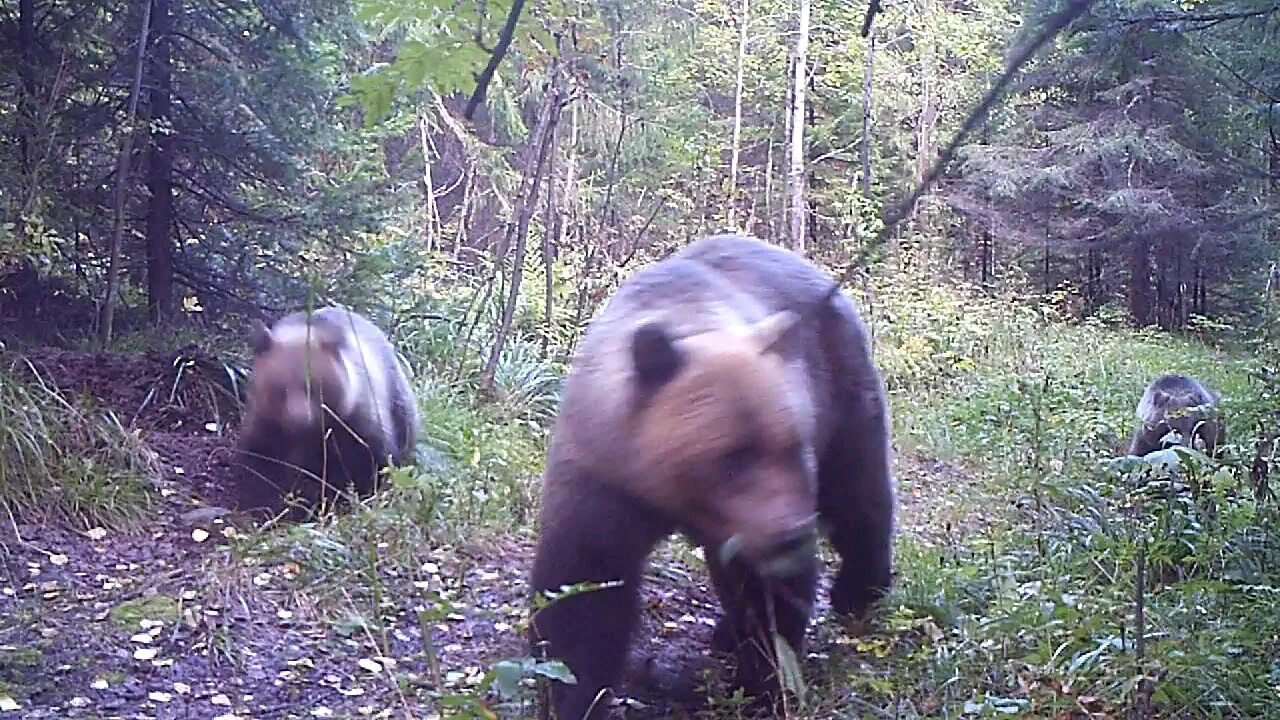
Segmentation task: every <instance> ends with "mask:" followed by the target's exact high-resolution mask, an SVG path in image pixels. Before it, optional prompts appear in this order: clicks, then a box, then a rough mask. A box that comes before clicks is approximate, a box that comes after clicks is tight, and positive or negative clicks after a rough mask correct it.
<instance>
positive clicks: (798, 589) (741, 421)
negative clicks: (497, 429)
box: [530, 235, 895, 720]
mask: <svg viewBox="0 0 1280 720" xmlns="http://www.w3.org/2000/svg"><path fill="white" fill-rule="evenodd" d="M831 282H832V280H831V279H830V278H829V277H828V276H827V275H826V274H825V273H824V272H823V271H822V270H820V269H819V268H818V267H817V266H815V265H814V264H812V263H810V262H809V261H807V260H805V259H804V258H802V257H800V256H799V255H797V254H795V253H793V252H790V251H788V250H785V249H782V248H779V247H777V246H774V245H770V244H768V243H765V242H763V241H760V240H757V239H754V238H749V237H744V236H739V235H716V236H711V237H708V238H704V239H701V240H699V241H697V242H695V243H693V244H691V245H689V246H688V247H686V248H684V249H683V250H681V251H679V252H677V253H675V254H674V255H671V256H669V257H667V258H666V259H664V260H662V261H660V262H657V263H655V264H653V265H650V266H648V267H646V268H644V269H642V270H640V271H639V272H637V273H636V274H635V275H634V276H632V277H631V278H630V279H628V280H627V281H626V282H625V283H623V285H622V287H620V288H619V289H618V291H617V293H616V294H615V295H614V297H613V298H612V299H611V300H610V301H609V302H608V304H607V305H606V307H605V308H604V309H603V310H601V312H600V313H599V314H598V315H597V316H596V317H595V318H594V319H593V320H592V323H591V326H590V328H589V329H588V331H587V333H586V335H585V337H584V338H583V340H582V342H581V344H580V347H579V349H578V351H577V353H576V355H575V357H574V359H573V361H572V366H571V369H570V373H569V376H568V378H567V379H566V382H565V385H564V388H563V392H562V396H561V404H560V409H559V413H558V415H557V418H556V422H555V425H554V427H553V429H552V436H551V443H550V447H549V450H548V457H547V467H546V471H545V474H544V477H543V485H542V510H541V518H540V522H539V527H540V535H539V539H538V546H537V550H536V555H535V559H534V566H533V570H532V578H531V585H532V590H533V591H534V592H535V593H544V592H548V591H550V592H551V593H556V592H558V591H559V590H560V589H561V588H562V587H563V586H565V585H575V584H578V583H584V582H590V583H616V582H617V581H621V584H620V585H618V584H614V585H612V586H607V587H605V588H603V589H595V590H590V591H588V592H583V593H578V594H573V595H570V596H568V597H565V598H563V599H560V600H557V601H555V602H553V603H551V604H550V605H548V606H546V607H544V608H543V609H541V610H540V611H539V612H537V613H536V614H535V616H534V617H533V620H532V622H531V628H530V642H531V644H532V645H533V651H534V653H535V654H538V655H542V656H545V657H549V658H558V659H560V660H562V661H564V662H565V663H566V664H567V665H568V667H569V669H570V670H571V671H572V672H573V674H574V675H575V676H576V678H577V682H576V683H575V684H568V683H560V682H554V683H552V684H551V685H550V688H549V690H550V692H549V698H548V700H549V702H546V703H544V706H543V708H542V711H543V713H544V716H545V714H546V713H547V711H554V715H555V716H556V717H558V718H561V720H579V719H580V718H584V717H590V718H599V717H601V716H602V713H603V712H604V708H605V707H606V706H607V704H608V703H607V696H606V695H605V693H603V692H602V691H603V690H606V689H616V688H617V684H618V682H619V681H620V679H621V678H622V676H623V670H624V667H625V663H626V659H627V654H628V647H629V645H630V641H631V636H632V633H633V631H634V629H635V627H636V623H637V616H638V613H639V608H638V603H639V598H640V595H639V587H638V584H639V582H640V580H641V577H642V574H643V570H644V566H645V564H646V562H647V558H648V556H649V554H650V552H651V551H652V550H653V549H654V547H655V546H656V545H657V544H658V543H659V542H660V541H662V540H663V539H664V538H666V537H667V536H668V535H669V534H671V533H672V532H676V531H678V532H681V533H683V534H685V535H686V536H687V537H689V538H690V539H692V540H693V541H694V542H696V543H697V544H698V545H700V546H702V547H703V548H704V549H705V556H706V560H707V564H708V570H709V573H710V577H711V581H712V584H713V586H714V588H715V591H716V594H717V596H718V597H719V599H720V602H721V606H722V609H723V611H724V617H723V619H722V620H721V622H720V624H719V626H718V627H717V628H716V630H715V634H714V638H713V643H714V644H715V645H716V646H717V647H718V648H720V649H723V650H727V651H730V652H732V653H734V654H735V655H736V660H737V667H736V681H737V683H738V685H740V686H741V687H742V688H743V689H744V690H745V691H746V692H747V693H748V694H750V695H753V696H755V697H756V698H757V700H758V701H759V702H762V703H765V704H767V703H768V702H769V701H771V700H776V699H777V697H778V694H777V693H778V690H779V687H780V686H779V684H778V680H777V678H776V676H775V673H774V670H775V667H776V662H775V661H776V658H775V657H774V654H773V651H772V648H773V643H772V641H771V639H770V638H771V636H770V634H769V628H770V626H771V625H770V620H772V621H773V622H774V623H775V625H774V627H776V629H777V631H778V632H779V634H780V635H781V636H782V637H783V638H785V639H786V641H787V642H788V643H789V644H790V646H791V647H792V648H793V649H794V650H795V651H796V653H797V654H798V655H799V656H800V657H803V656H804V640H805V629H806V626H807V625H808V622H809V619H810V616H811V614H812V611H813V604H814V599H815V594H816V584H817V577H818V562H817V552H816V551H817V541H818V537H819V529H820V528H823V529H825V532H826V535H827V536H828V537H829V539H830V541H831V543H832V545H833V546H834V548H835V550H836V551H837V553H838V554H839V556H840V558H841V565H840V568H839V570H838V572H837V574H836V576H835V579H834V585H833V587H832V595H831V602H832V607H833V610H834V611H835V612H836V613H839V614H849V613H855V614H862V613H863V612H865V611H866V610H867V609H868V608H869V607H870V606H871V605H872V604H873V603H874V602H875V601H877V600H878V599H880V598H882V597H883V596H884V595H885V594H886V593H887V592H888V590H889V588H890V584H891V565H892V549H891V542H892V534H893V529H894V512H895V508H894V487H893V481H892V478H891V476H890V455H889V453H890V438H889V416H888V410H887V407H886V403H885V392H884V385H883V382H882V380H881V377H880V373H879V371H878V370H877V369H876V367H875V365H874V364H873V362H872V358H871V352H870V348H869V344H868V339H867V331H866V329H865V328H864V326H863V323H862V321H861V319H860V318H859V316H858V313H857V311H856V309H855V308H854V306H853V304H852V302H850V301H849V300H848V299H847V298H846V297H844V296H843V295H839V294H837V295H836V296H835V297H833V298H832V299H831V300H830V301H828V302H825V303H821V304H819V301H820V300H821V298H822V297H823V296H824V295H825V294H826V293H827V291H828V289H829V288H830V286H831ZM548 705H549V707H548Z"/></svg>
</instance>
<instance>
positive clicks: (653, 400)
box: [630, 312, 817, 573]
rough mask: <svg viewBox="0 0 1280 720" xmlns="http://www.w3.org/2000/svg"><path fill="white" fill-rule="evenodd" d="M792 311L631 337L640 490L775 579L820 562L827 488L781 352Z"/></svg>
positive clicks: (724, 551)
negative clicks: (820, 517) (822, 491)
mask: <svg viewBox="0 0 1280 720" xmlns="http://www.w3.org/2000/svg"><path fill="white" fill-rule="evenodd" d="M796 319H797V318H796V316H795V315H794V314H793V313H790V312H781V313H777V314H775V315H771V316H769V317H767V318H765V319H763V320H761V321H759V322H757V323H755V324H753V325H747V326H738V327H730V328H725V329H720V330H715V331H711V332H706V333H703V334H700V335H694V336H690V337H684V338H674V337H672V336H671V335H669V334H668V331H667V329H666V328H665V327H664V326H662V325H661V324H648V325H644V326H641V327H639V328H638V329H637V330H635V332H634V334H633V335H632V338H631V361H632V362H631V364H632V370H633V371H632V382H633V383H634V388H633V393H632V396H633V398H634V405H633V408H632V413H631V417H630V422H631V429H630V438H631V442H632V446H631V447H632V448H633V449H634V451H635V455H636V457H635V458H633V459H634V460H635V461H636V465H635V466H634V467H633V468H632V474H631V475H632V477H633V478H634V479H635V482H636V483H638V484H639V487H637V488H636V490H637V491H638V492H640V493H641V494H643V495H644V496H645V497H646V498H647V499H649V500H650V501H651V502H653V503H654V504H655V505H657V506H659V507H661V508H663V509H664V510H666V511H667V512H668V513H670V514H671V515H672V516H674V517H676V518H678V519H679V520H681V521H683V522H684V523H686V524H687V525H688V526H689V528H690V529H691V530H693V531H694V532H695V533H697V534H698V535H699V536H701V538H702V540H703V541H704V542H706V543H708V549H709V550H710V551H716V552H720V553H721V555H722V557H723V558H724V559H726V560H727V559H729V557H732V556H738V557H740V558H741V559H742V560H745V561H746V562H748V563H750V564H752V565H754V566H756V568H757V569H758V570H760V571H762V572H766V573H774V572H776V573H785V572H788V571H789V570H792V569H794V568H795V567H796V565H797V563H798V562H800V561H802V560H806V559H807V558H811V557H812V555H813V551H814V542H815V540H816V525H815V520H816V507H817V482H816V477H815V473H816V463H815V459H814V456H813V439H812V437H813V409H812V406H811V401H810V398H809V397H808V396H807V387H808V385H807V384H806V383H803V382H797V380H798V379H799V378H798V377H797V376H796V375H795V372H796V370H795V369H794V368H792V367H789V366H788V363H787V362H786V360H785V359H784V358H783V357H782V355H781V354H780V350H779V349H778V348H777V347H776V346H777V345H779V344H780V343H778V340H780V338H781V336H782V335H783V334H784V333H785V332H787V330H788V329H789V328H790V327H791V326H792V325H793V324H794V323H795V322H796Z"/></svg>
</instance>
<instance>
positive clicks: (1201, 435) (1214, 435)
mask: <svg viewBox="0 0 1280 720" xmlns="http://www.w3.org/2000/svg"><path fill="white" fill-rule="evenodd" d="M1217 403H1218V398H1217V397H1215V396H1214V394H1213V393H1212V392H1210V391H1209V389H1208V388H1206V387H1205V386H1204V385H1202V384H1201V383H1200V381H1199V380H1197V379H1195V378H1193V377H1188V376H1186V375H1176V374H1166V375H1161V376H1160V377H1158V378H1156V379H1155V380H1153V381H1151V384H1150V385H1148V386H1147V389H1146V391H1145V392H1144V393H1143V394H1142V400H1141V401H1139V402H1138V409H1137V410H1136V411H1135V413H1134V414H1135V415H1137V417H1138V420H1139V421H1140V422H1141V423H1142V424H1141V425H1140V426H1139V427H1138V429H1137V430H1136V431H1134V434H1133V439H1132V440H1131V441H1130V443H1129V454H1130V455H1146V454H1147V453H1149V452H1152V451H1154V450H1159V449H1160V448H1162V447H1164V446H1165V445H1166V443H1165V441H1164V438H1165V436H1167V435H1168V434H1169V431H1170V430H1175V431H1177V433H1178V436H1179V443H1178V444H1181V445H1185V446H1187V447H1196V448H1199V449H1201V450H1203V451H1204V452H1205V453H1206V454H1208V455H1210V456H1212V455H1215V454H1217V451H1218V448H1219V447H1221V445H1222V443H1223V441H1224V440H1225V433H1224V432H1223V428H1222V422H1221V421H1220V420H1219V419H1218V418H1217V414H1216V406H1217Z"/></svg>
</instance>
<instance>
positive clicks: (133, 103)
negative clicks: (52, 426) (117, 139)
mask: <svg viewBox="0 0 1280 720" xmlns="http://www.w3.org/2000/svg"><path fill="white" fill-rule="evenodd" d="M150 32H151V3H150V2H148V3H147V4H146V5H145V6H144V7H143V8H142V25H141V27H140V28H139V29H138V59H137V61H136V62H135V63H134V66H133V85H132V86H131V87H130V88H129V112H128V113H127V115H126V120H125V132H124V137H123V138H122V139H121V143H120V157H119V158H117V159H116V187H115V195H114V197H113V198H112V200H113V203H112V213H113V219H112V226H111V245H110V247H109V249H108V251H107V291H106V294H105V295H104V296H103V298H102V322H101V324H100V325H99V326H98V340H99V341H100V342H101V343H102V347H104V348H106V347H109V346H110V345H111V339H112V334H113V333H114V332H115V319H116V295H117V294H119V292H120V248H121V245H122V244H123V241H124V196H125V191H126V190H127V188H128V184H129V183H128V181H129V167H130V162H129V160H130V157H131V156H132V155H133V134H134V127H133V124H134V121H135V120H136V119H137V117H138V96H140V95H141V94H142V66H143V63H144V62H145V61H146V58H147V36H148V35H149V34H150Z"/></svg>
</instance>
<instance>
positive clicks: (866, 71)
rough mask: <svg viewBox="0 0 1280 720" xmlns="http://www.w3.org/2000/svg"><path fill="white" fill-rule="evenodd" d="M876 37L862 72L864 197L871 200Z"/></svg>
mask: <svg viewBox="0 0 1280 720" xmlns="http://www.w3.org/2000/svg"><path fill="white" fill-rule="evenodd" d="M875 68H876V35H875V33H874V32H873V33H871V34H869V35H868V36H867V60H866V63H865V65H864V67H863V70H862V196H863V197H864V198H867V199H870V198H871V101H872V99H873V98H872V89H873V84H874V82H875Z"/></svg>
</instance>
